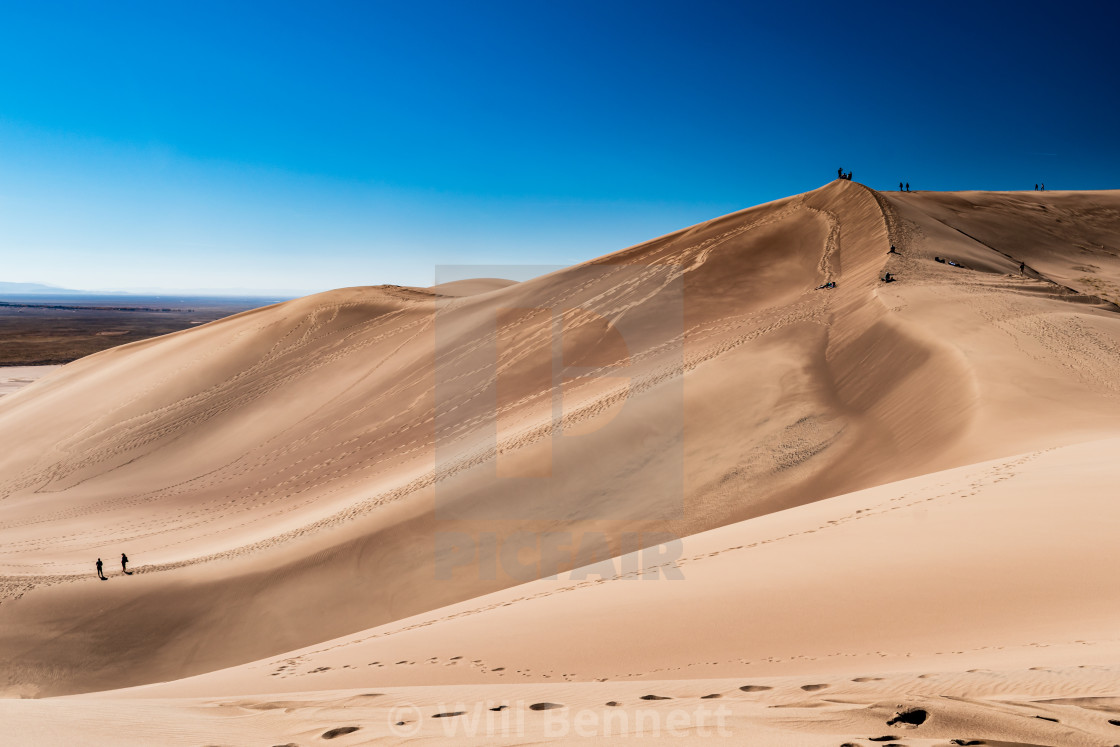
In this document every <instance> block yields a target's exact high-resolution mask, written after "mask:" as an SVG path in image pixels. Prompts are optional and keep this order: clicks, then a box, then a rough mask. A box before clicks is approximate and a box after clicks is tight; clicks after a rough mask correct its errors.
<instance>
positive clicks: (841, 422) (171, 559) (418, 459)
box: [0, 182, 1120, 747]
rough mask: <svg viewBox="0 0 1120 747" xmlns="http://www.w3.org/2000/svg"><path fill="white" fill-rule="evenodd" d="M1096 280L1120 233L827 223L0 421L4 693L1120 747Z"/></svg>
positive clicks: (118, 388) (0, 671) (45, 397)
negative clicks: (97, 570) (889, 277)
mask: <svg viewBox="0 0 1120 747" xmlns="http://www.w3.org/2000/svg"><path fill="white" fill-rule="evenodd" d="M891 244H894V245H895V246H896V247H898V251H899V252H900V254H899V255H888V254H887V249H888V248H889V246H890V245H891ZM1118 249H1120V193H1117V192H1094V193H1058V192H1047V193H1035V194H1032V193H951V194H932V193H912V194H884V193H876V192H873V191H871V190H869V189H867V188H865V187H863V186H861V185H859V184H854V183H849V182H834V183H832V184H829V185H827V186H825V187H823V188H821V189H819V190H816V191H814V192H810V193H807V194H805V195H800V196H797V197H792V198H788V199H786V200H781V201H778V202H775V203H770V204H767V205H762V206H759V207H756V208H751V209H749V210H746V211H743V212H741V213H736V214H734V215H731V216H726V217H724V218H719V219H716V220H714V221H711V222H709V223H705V224H701V225H699V226H695V227H692V228H690V229H686V230H684V231H681V232H678V233H676V234H672V235H669V236H666V237H662V238H660V239H656V240H654V241H652V242H649V243H647V244H643V245H640V246H637V247H633V248H630V249H627V250H624V251H622V252H618V253H616V254H613V255H609V256H607V257H604V258H601V259H599V260H595V261H593V262H591V263H587V264H586V265H581V266H577V267H574V268H569V269H567V270H562V271H559V272H556V273H552V274H550V275H546V276H544V277H541V278H536V279H534V280H530V281H526V282H522V283H517V284H512V285H507V284H504V283H502V282H500V281H479V282H478V283H474V284H471V283H469V282H465V281H461V282H460V283H455V284H449V285H451V286H454V287H436V288H432V289H418V288H400V287H392V286H390V287H380V288H353V289H345V290H340V291H334V292H331V293H327V294H320V295H318V296H312V297H308V298H305V299H300V300H298V301H293V302H289V303H286V304H280V305H277V306H274V307H269V308H266V309H260V310H256V311H252V312H248V313H245V314H241V315H238V316H236V317H232V318H229V319H226V320H221V321H219V322H215V323H212V324H208V325H205V326H203V327H200V328H198V329H194V330H190V331H186V332H182V333H176V334H173V335H169V336H167V337H164V338H159V339H156V340H151V341H145V342H141V343H136V344H132V345H127V346H123V347H121V348H118V349H114V350H110V351H106V352H104V353H100V354H98V355H95V356H90V357H89V358H86V359H82V360H80V361H77V362H75V363H73V364H70V365H68V366H66V367H64V368H63V369H62V370H60V371H59V372H57V373H55V374H54V375H52V376H50V377H49V378H47V379H45V380H43V381H41V382H39V383H37V384H35V385H33V386H30V387H28V388H26V389H24V390H22V391H21V392H19V393H18V394H15V395H11V396H6V397H4V398H2V399H0V445H2V446H3V448H2V449H0V481H2V485H0V495H3V500H2V501H0V573H3V574H5V575H4V578H3V593H4V597H3V600H2V601H0V677H2V678H3V680H2V681H0V684H2V685H3V687H4V688H5V691H6V693H7V694H8V695H9V696H13V697H15V696H21V695H22V696H39V697H43V696H59V695H72V697H66V698H47V699H42V700H36V701H27V700H7V701H0V718H2V719H3V720H4V723H5V724H6V726H7V725H9V724H10V725H12V727H11V728H12V732H11V733H14V734H17V735H26V743H29V744H30V743H35V744H42V743H72V742H74V741H82V742H84V743H90V744H97V743H104V744H114V743H121V742H122V741H124V742H129V741H131V742H133V743H153V742H158V743H168V744H179V743H182V744H202V743H231V742H232V743H238V744H241V743H247V742H260V743H268V744H281V743H285V742H294V743H299V744H303V743H317V742H318V741H319V740H320V739H321V738H323V737H322V735H323V734H324V733H327V732H329V730H331V729H335V728H339V727H347V726H356V727H359V728H358V729H357V730H355V731H352V732H349V733H345V734H338V735H335V736H333V737H332V739H336V740H337V742H332V743H338V744H357V743H363V742H368V741H371V740H384V741H403V740H406V739H408V738H410V737H411V736H412V735H413V730H414V729H415V730H418V734H419V735H423V736H429V737H433V738H434V737H440V738H447V739H449V740H455V741H456V743H476V744H491V743H509V744H515V743H524V742H526V741H541V740H545V741H547V740H549V739H556V740H561V741H566V740H571V739H574V738H576V737H580V736H584V735H589V736H592V737H597V738H598V739H600V740H601V741H602V742H603V743H610V742H611V740H612V738H614V739H617V738H618V732H619V730H622V731H625V732H626V733H630V734H637V733H644V734H646V735H649V736H653V735H655V734H659V735H660V736H662V737H666V738H669V737H675V736H678V733H679V734H680V735H683V736H686V737H690V738H704V737H705V736H711V735H712V734H713V733H714V732H711V731H708V732H705V729H708V728H709V727H711V728H715V727H716V721H717V720H718V722H719V724H718V725H719V728H721V729H725V730H726V731H727V732H728V734H729V735H728V736H727V739H728V740H729V741H730V742H731V743H742V741H743V740H749V743H751V744H775V745H781V744H790V745H794V744H797V745H800V744H805V745H818V744H820V745H836V746H837V747H838V746H839V745H841V744H843V743H846V742H847V743H851V744H876V743H880V741H869V740H870V738H872V737H886V736H890V737H893V739H885V740H881V743H899V744H909V745H918V744H942V745H947V744H950V743H951V742H950V740H952V739H957V740H961V741H963V742H966V743H967V742H968V741H970V740H983V741H984V742H985V743H987V744H1001V743H1003V744H1038V745H1042V744H1045V745H1050V744H1053V745H1058V744H1061V745H1066V744H1069V745H1082V744H1084V745H1107V744H1116V743H1120V725H1117V724H1113V723H1110V720H1112V721H1120V627H1117V622H1118V621H1120V581H1117V579H1116V576H1115V573H1114V569H1115V568H1116V567H1117V561H1120V545H1118V544H1117V543H1116V542H1115V539H1114V538H1115V530H1116V527H1117V526H1118V525H1120V504H1117V502H1116V501H1115V487H1114V486H1115V485H1116V484H1117V478H1118V477H1120V465H1117V464H1116V463H1115V462H1116V460H1115V455H1116V453H1117V450H1118V447H1120V432H1118V430H1117V426H1116V423H1117V422H1120V421H1118V420H1117V416H1118V415H1120V374H1118V373H1117V371H1120V367H1118V364H1120V314H1117V307H1116V306H1115V304H1114V301H1115V300H1117V296H1116V289H1117V288H1120V285H1118V282H1120V260H1117V256H1118ZM934 256H940V257H948V258H950V259H952V260H954V261H955V262H957V263H959V264H962V265H964V266H963V267H954V266H950V265H947V264H940V263H937V262H934V261H933V257H934ZM1020 262H1025V263H1026V265H1027V267H1026V268H1025V271H1024V272H1023V273H1020V270H1019V263H1020ZM885 271H890V272H892V273H894V274H896V275H897V276H898V277H899V282H895V283H890V284H884V283H881V282H880V281H879V277H880V276H881V275H882V273H883V272H885ZM826 280H835V281H836V283H837V287H836V288H835V289H833V290H815V288H816V286H817V285H820V284H822V283H824V282H825V281H826ZM542 310H543V311H542ZM554 360H561V361H562V364H563V366H564V368H563V369H562V370H560V372H559V375H560V376H561V378H562V382H563V383H562V390H561V391H562V397H558V398H554V397H552V396H551V394H550V391H551V390H550V387H549V384H548V382H549V381H551V378H550V377H551V376H552V373H550V372H551V370H552V363H553V361H554ZM557 416H559V417H561V418H562V420H561V421H560V422H561V427H562V434H563V435H562V436H558V435H557V434H556V432H555V429H554V428H553V427H552V423H553V422H554V418H555V417H557ZM672 537H681V538H683V539H681V540H679V541H674V540H672V539H671V538H672ZM527 540H528V541H527ZM554 540H555V541H554ZM649 544H652V545H653V547H649V548H647V549H645V550H643V551H642V552H636V553H632V554H630V555H628V556H626V557H622V558H619V557H615V556H617V555H619V554H621V553H626V552H629V551H632V550H637V549H638V548H639V547H642V546H645V545H649ZM120 552H127V553H128V554H129V556H130V557H131V558H132V559H133V562H134V563H135V574H134V575H132V576H129V577H123V576H122V575H121V574H120V571H119V570H116V571H115V572H113V571H112V569H114V568H119V565H117V560H116V559H117V558H118V557H119V554H120ZM98 556H100V557H102V558H103V559H104V560H106V561H107V568H108V569H110V574H109V575H110V580H109V581H108V582H100V581H98V580H97V579H96V577H95V575H94V573H93V567H92V561H93V559H95V558H96V557H98ZM610 558H614V559H613V560H610ZM588 563H593V565H591V566H589V568H588V569H585V570H580V571H577V572H575V573H569V572H568V571H570V569H572V568H578V567H580V566H585V565H587V564H588ZM553 573H558V574H559V575H558V576H557V577H556V578H553V579H549V578H542V576H549V575H550V574H553ZM250 662H251V663H250ZM154 682H164V684H158V685H156V684H150V683H154ZM743 687H747V688H748V690H749V691H744V690H742V689H741V688H743ZM117 688H131V689H126V690H119V689H117ZM95 691H101V692H95ZM371 693H377V694H378V695H376V696H371V695H370V694H371ZM647 695H649V696H657V698H664V699H644V700H643V699H642V696H647ZM717 695H718V696H719V697H707V698H705V697H702V696H717ZM612 702H613V703H616V704H617V705H607V703H612ZM534 703H537V704H539V703H552V704H555V705H556V706H559V707H555V708H547V709H540V710H533V709H531V708H530V707H529V706H530V705H532V704H534ZM405 704H413V705H415V707H416V709H415V710H408V709H407V708H404V706H405ZM503 704H506V705H509V708H508V709H504V710H499V711H491V710H489V708H492V707H493V708H499V707H500V706H501V705H503ZM709 707H710V708H711V711H712V713H710V714H707V713H705V714H704V715H700V712H698V711H697V709H700V708H709ZM717 710H719V711H720V714H722V715H719V714H716V711H717ZM918 710H921V711H922V712H923V713H924V716H922V717H921V718H920V719H919V718H918V717H917V716H914V715H910V716H906V718H905V719H904V721H903V722H896V723H895V724H892V725H888V724H887V722H888V721H890V720H891V719H892V718H893V717H894V716H895V715H896V712H897V713H907V712H912V714H913V713H917V711H918ZM459 712H463V713H462V714H461V715H455V716H443V717H440V718H435V716H436V714H440V713H459ZM406 713H407V714H409V715H402V714H406ZM488 714H489V715H488ZM610 714H623V716H625V720H626V721H627V723H626V724H625V725H622V724H621V723H620V721H621V720H623V716H618V715H615V716H610V718H613V719H615V721H613V722H612V721H610V720H609V719H608V716H609V715H610ZM487 719H489V721H487ZM503 719H505V721H503ZM579 719H582V722H579V721H578V720H579ZM402 720H403V721H404V723H403V724H401V725H399V726H398V725H397V721H402ZM918 720H920V721H921V723H907V721H909V722H913V721H918ZM93 722H96V725H95V726H91V724H93ZM581 723H582V726H581ZM608 723H610V724H611V726H610V728H611V729H613V731H609V730H607V728H608V727H607V724H608ZM673 724H675V726H672V728H670V727H671V725H673ZM565 725H566V726H565ZM584 727H586V728H584ZM565 728H566V731H565ZM456 729H457V730H458V731H457V732H454V733H452V732H450V731H448V730H456ZM468 729H469V731H468ZM561 732H563V733H561ZM464 735H467V736H469V737H470V739H473V740H474V741H473V742H471V741H470V739H466V738H465V736H464ZM17 738H23V737H17ZM268 740H274V741H271V742H270V741H268ZM736 740H739V741H738V742H736Z"/></svg>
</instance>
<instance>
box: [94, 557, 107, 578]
mask: <svg viewBox="0 0 1120 747" xmlns="http://www.w3.org/2000/svg"><path fill="white" fill-rule="evenodd" d="M103 566H104V563H102V562H101V558H98V559H97V577H98V578H99V579H101V580H102V581H108V580H109V579H107V578H105V572H104V571H103V570H101V569H102V567H103Z"/></svg>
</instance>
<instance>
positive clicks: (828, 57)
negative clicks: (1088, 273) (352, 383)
mask: <svg viewBox="0 0 1120 747" xmlns="http://www.w3.org/2000/svg"><path fill="white" fill-rule="evenodd" d="M21 5H22V7H18V6H17V5H16V4H14V3H7V4H5V5H4V6H3V7H2V8H0V71H2V72H0V258H2V259H3V268H4V269H3V273H2V274H0V280H8V281H24V282H28V281H30V282H45V283H51V284H57V285H63V286H67V287H75V288H87V289H120V288H156V287H159V288H255V289H262V290H265V289H291V290H293V291H299V292H309V291H316V290H324V289H327V288H332V287H339V286H346V285H373V284H379V283H397V284H408V285H428V284H431V283H432V282H433V277H434V274H435V268H436V267H437V266H438V265H465V264H481V265H505V264H525V265H567V264H572V263H574V262H578V261H581V260H584V259H588V258H590V257H593V256H597V255H600V254H604V253H606V252H610V251H614V250H616V249H621V248H623V247H625V246H628V245H631V244H634V243H638V242H640V241H644V240H646V239H649V238H653V237H655V236H657V235H660V234H663V233H667V232H669V231H672V230H675V229H677V228H681V227H683V226H686V225H689V224H692V223H696V222H699V221H702V220H706V219H708V218H712V217H715V216H717V215H720V214H723V213H727V212H731V211H733V210H737V209H740V208H743V207H747V206H750V205H754V204H758V203H760V202H765V201H767V200H771V199H776V198H779V197H783V196H785V195H789V194H795V193H798V192H803V191H806V190H809V189H814V188H816V187H818V186H820V185H821V184H823V183H825V182H827V181H828V180H830V179H831V178H833V177H834V176H835V174H836V169H837V167H839V166H844V167H845V168H850V169H851V170H852V171H853V172H854V174H855V179H856V180H857V181H861V182H864V183H866V184H869V185H870V186H873V187H876V188H882V189H889V188H896V187H897V184H898V182H899V180H908V181H909V182H910V183H911V185H912V187H913V188H915V189H1022V188H1026V189H1030V188H1031V187H1032V186H1033V184H1034V183H1035V182H1038V181H1043V182H1045V183H1046V185H1047V187H1048V188H1050V189H1062V188H1071V189H1103V188H1115V187H1120V183H1118V182H1120V179H1118V176H1120V138H1118V137H1117V132H1120V102H1118V99H1120V96H1117V89H1118V88H1120V63H1118V61H1117V60H1118V59H1120V58H1118V57H1117V56H1116V54H1115V35H1116V33H1117V29H1118V28H1120V10H1118V9H1117V8H1118V7H1120V6H1116V5H1114V4H1110V3H1092V4H1078V3H1063V4H1060V5H1059V4H1053V3H1047V4H1041V3H1040V4H1037V5H1032V4H1031V3H1022V2H1017V3H977V2H972V3H938V4H936V5H929V4H917V3H898V2H894V3H889V4H887V3H882V4H878V3H853V4H837V3H835V2H828V3H825V2H805V3H766V4H751V3H730V2H720V3H716V2H687V3H686V2H673V3H669V2H656V1H652V2H650V1H647V2H609V1H604V0H599V1H598V2H585V1H583V0H577V1H573V2H545V1H543V0H520V1H519V2H484V1H482V2H409V3H400V2H393V3H387V2H353V3H342V2H333V3H332V2H315V3H311V2H306V3H285V2H269V3H256V4H254V3H248V2H241V3H231V2H222V3H208V2H192V3H174V2H166V3H151V2H143V3H140V2H136V3H131V2H93V1H92V0H86V1H83V2H74V3H65V2H62V3H49V4H48V3H23V4H21ZM848 6H850V7H848Z"/></svg>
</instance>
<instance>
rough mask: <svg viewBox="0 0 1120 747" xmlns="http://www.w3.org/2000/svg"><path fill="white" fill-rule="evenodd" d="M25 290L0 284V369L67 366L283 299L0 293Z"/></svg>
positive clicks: (58, 292) (73, 292)
mask: <svg viewBox="0 0 1120 747" xmlns="http://www.w3.org/2000/svg"><path fill="white" fill-rule="evenodd" d="M29 285H34V284H30V283H0V340H3V345H0V366H41V365H54V364H59V363H69V362H70V361H73V360H77V359H78V358H82V357H84V356H87V355H90V354H92V353H96V352H99V351H101V350H105V349H107V348H112V347H116V346H118V345H124V344H125V343H129V342H136V341H138V340H145V339H147V338H149V337H156V336H158V335H166V334H168V333H171V332H178V331H179V330H182V329H188V328H190V327H196V326H198V325H200V324H205V323H206V322H212V321H214V320H216V319H221V318H222V317H226V316H229V315H231V314H236V313H238V312H241V311H246V310H248V309H253V308H257V307H259V306H266V305H269V304H271V303H275V302H276V301H279V300H283V299H270V298H216V297H180V296H132V295H128V296H124V295H92V294H86V293H80V292H77V291H64V290H62V289H54V288H51V289H47V290H42V291H35V292H31V291H30V290H28V289H27V288H24V289H22V292H19V293H16V292H4V289H5V288H12V286H29ZM40 288H44V289H45V288H46V286H40ZM48 290H49V291H55V292H54V293H51V292H47V291H48Z"/></svg>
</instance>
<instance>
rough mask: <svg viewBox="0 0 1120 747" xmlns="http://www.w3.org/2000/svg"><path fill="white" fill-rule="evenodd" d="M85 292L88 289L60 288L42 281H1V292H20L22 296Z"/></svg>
mask: <svg viewBox="0 0 1120 747" xmlns="http://www.w3.org/2000/svg"><path fill="white" fill-rule="evenodd" d="M85 292H86V291H77V290H72V289H70V288H59V287H58V286H55V285H43V284H42V283H5V282H3V281H0V294H8V295H13V294H18V295H21V296H30V295H39V294H42V295H50V296H57V295H60V294H70V293H75V294H79V293H85Z"/></svg>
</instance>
